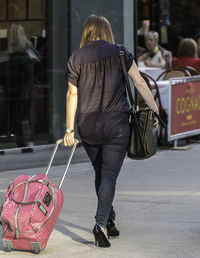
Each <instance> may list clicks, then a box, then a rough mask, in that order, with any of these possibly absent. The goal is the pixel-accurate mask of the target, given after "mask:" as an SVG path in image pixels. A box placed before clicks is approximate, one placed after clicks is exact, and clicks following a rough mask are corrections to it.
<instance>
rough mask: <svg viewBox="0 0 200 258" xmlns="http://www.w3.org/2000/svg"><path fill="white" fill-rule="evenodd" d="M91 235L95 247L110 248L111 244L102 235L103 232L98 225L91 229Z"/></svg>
mask: <svg viewBox="0 0 200 258" xmlns="http://www.w3.org/2000/svg"><path fill="white" fill-rule="evenodd" d="M93 234H94V238H95V245H96V246H99V247H110V246H111V244H110V242H109V241H108V238H107V236H106V235H105V234H104V232H103V230H102V229H101V227H100V226H99V225H97V224H96V225H95V226H94V228H93Z"/></svg>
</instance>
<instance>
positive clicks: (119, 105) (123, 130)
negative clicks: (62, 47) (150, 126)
mask: <svg viewBox="0 0 200 258" xmlns="http://www.w3.org/2000/svg"><path fill="white" fill-rule="evenodd" d="M121 49H123V51H124V53H125V60H126V65H127V71H128V70H129V69H130V67H131V65H132V63H133V59H134V58H133V55H132V54H131V53H130V52H129V51H128V50H127V49H126V47H125V46H123V45H121ZM119 52H120V47H119V45H116V44H111V43H109V42H108V41H105V40H97V41H90V42H88V43H87V44H86V45H85V46H83V47H82V48H80V49H78V50H76V51H74V52H73V53H72V55H71V57H70V58H69V61H68V63H67V72H66V78H67V80H68V82H70V83H71V84H72V85H74V86H76V87H77V88H78V116H77V117H78V129H79V134H80V136H81V138H82V140H83V141H85V142H87V143H90V144H100V143H103V142H105V141H106V140H107V139H108V138H110V137H114V136H118V135H126V134H128V131H129V130H128V109H129V107H128V101H127V97H126V88H125V82H124V77H123V73H122V66H121V62H120V56H119Z"/></svg>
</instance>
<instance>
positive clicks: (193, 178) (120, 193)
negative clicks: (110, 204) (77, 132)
mask: <svg viewBox="0 0 200 258" xmlns="http://www.w3.org/2000/svg"><path fill="white" fill-rule="evenodd" d="M79 148H80V149H79ZM79 148H77V152H76V153H75V155H74V158H75V156H76V154H78V151H80V152H81V149H82V147H79ZM78 149H79V150H78ZM63 152H65V151H64V150H63ZM39 154H41V153H39ZM65 154H66V153H65ZM16 155H18V154H16ZM22 155H23V156H24V157H27V156H26V155H29V154H28V153H26V154H22ZM82 155H83V156H84V155H85V154H83V153H82ZM64 156H65V155H64ZM83 156H82V157H83ZM5 157H6V156H1V157H0V162H2V159H3V158H5ZM10 157H11V158H13V156H12V155H11V156H10ZM199 157H200V144H191V145H190V149H188V150H186V151H172V150H170V149H168V150H160V151H158V153H157V154H156V155H155V156H154V157H152V158H150V159H146V160H143V161H135V160H130V159H128V158H126V159H125V162H124V165H123V167H122V171H121V173H120V176H119V178H118V184H117V188H116V196H115V201H114V206H115V209H116V211H117V224H118V226H119V229H120V237H119V238H116V239H114V238H113V239H111V240H110V241H111V247H110V248H108V249H106V248H105V249H104V248H98V247H95V246H94V238H93V235H92V228H93V225H94V214H95V210H96V196H95V190H94V173H93V170H92V167H91V165H90V163H89V162H87V160H84V162H82V161H81V160H80V161H79V162H74V163H73V164H72V165H71V166H70V169H69V173H68V175H67V178H66V181H65V182H64V185H63V188H62V191H63V195H64V199H65V202H64V205H63V208H62V210H61V213H60V217H59V220H58V222H57V224H56V227H55V229H54V231H53V232H52V234H51V236H50V239H49V241H48V244H47V247H46V249H45V250H44V251H42V252H41V253H40V256H41V257H45V258H51V257H52V258H55V257H56V258H61V257H62V258H63V257H67V258H74V257H76V258H86V257H87V258H105V257H106V258H107V257H108V258H109V257H112V258H113V257H115V258H199V257H200V205H199V204H200V161H199ZM25 159H26V158H25ZM25 159H24V162H26V160H25ZM8 162H9V159H7V163H8ZM10 162H11V161H10ZM0 164H1V163H0ZM63 169H64V166H63V165H56V166H53V167H52V170H51V172H50V173H51V174H50V178H51V180H52V181H53V182H54V183H58V182H59V179H60V175H61V174H62V171H63ZM44 171H45V167H40V168H39V167H38V168H37V169H34V168H29V169H17V170H6V171H5V170H4V172H1V173H0V200H1V201H2V200H3V194H4V192H5V190H6V187H7V185H8V183H9V181H10V180H11V179H12V178H14V177H16V176H17V175H19V174H22V173H26V174H33V173H34V174H35V173H37V172H38V173H43V172H44ZM1 234H2V232H1ZM0 257H2V258H9V257H14V258H23V257H26V258H28V257H36V255H35V254H32V253H29V252H20V251H13V252H11V253H5V252H4V251H3V246H2V243H1V242H0Z"/></svg>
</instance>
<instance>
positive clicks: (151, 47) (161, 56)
mask: <svg viewBox="0 0 200 258" xmlns="http://www.w3.org/2000/svg"><path fill="white" fill-rule="evenodd" d="M144 39H145V45H146V48H147V51H146V52H145V53H144V54H142V55H141V56H139V58H138V62H143V63H144V66H149V67H159V68H170V67H171V60H172V54H171V52H170V51H168V50H166V49H164V48H162V47H161V46H159V45H158V41H159V35H158V33H157V32H156V31H149V32H148V33H146V34H145V35H144ZM139 66H140V65H139Z"/></svg>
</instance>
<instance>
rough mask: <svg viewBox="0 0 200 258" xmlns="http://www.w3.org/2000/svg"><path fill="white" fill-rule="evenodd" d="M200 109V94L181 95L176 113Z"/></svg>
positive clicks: (177, 102)
mask: <svg viewBox="0 0 200 258" xmlns="http://www.w3.org/2000/svg"><path fill="white" fill-rule="evenodd" d="M198 110H200V94H199V95H197V96H187V97H179V98H177V100H176V114H177V115H181V114H185V113H189V112H193V111H198Z"/></svg>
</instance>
